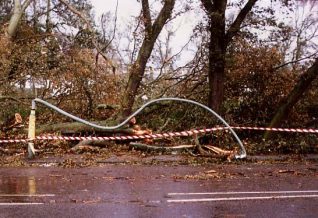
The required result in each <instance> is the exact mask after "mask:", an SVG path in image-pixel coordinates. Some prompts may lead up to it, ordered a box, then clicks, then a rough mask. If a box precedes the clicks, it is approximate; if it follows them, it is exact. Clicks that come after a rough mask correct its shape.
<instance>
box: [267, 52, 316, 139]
mask: <svg viewBox="0 0 318 218" xmlns="http://www.w3.org/2000/svg"><path fill="white" fill-rule="evenodd" d="M317 76H318V58H317V59H316V60H315V62H314V64H313V65H312V66H311V67H310V68H309V69H308V70H307V71H306V72H305V73H303V74H302V75H301V76H300V78H299V80H298V82H297V83H296V85H295V86H294V88H293V90H292V91H291V92H290V93H289V95H288V96H287V97H286V99H284V100H283V101H282V103H281V105H280V107H279V108H278V110H277V112H276V114H275V116H274V117H273V119H272V121H271V123H270V125H269V127H278V126H279V125H280V124H281V123H282V121H283V120H284V119H285V118H286V117H288V114H289V112H290V111H291V109H292V108H293V106H294V105H295V104H296V103H297V102H298V100H299V99H300V98H301V97H302V96H303V95H304V93H306V91H308V89H309V88H310V85H311V84H312V82H313V81H314V79H316V77H317ZM269 137H270V132H269V131H267V132H266V133H265V135H264V138H265V139H268V138H269Z"/></svg>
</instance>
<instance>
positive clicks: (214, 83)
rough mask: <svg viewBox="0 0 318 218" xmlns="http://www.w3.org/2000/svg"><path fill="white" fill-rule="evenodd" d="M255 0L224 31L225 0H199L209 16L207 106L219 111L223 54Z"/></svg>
mask: <svg viewBox="0 0 318 218" xmlns="http://www.w3.org/2000/svg"><path fill="white" fill-rule="evenodd" d="M256 1H257V0H249V1H248V2H247V3H246V4H245V5H244V7H243V8H242V9H241V10H240V12H239V14H238V15H237V17H236V19H235V20H234V22H233V23H232V24H231V25H230V26H229V29H228V31H227V32H225V11H226V5H227V0H201V2H202V4H203V6H204V8H205V10H206V11H207V14H208V16H209V18H210V27H209V32H210V42H209V69H208V78H209V96H208V106H209V107H210V108H212V109H213V110H215V111H216V112H220V109H221V106H222V104H223V99H224V83H225V55H226V49H227V46H228V45H229V43H230V42H231V41H232V39H233V37H234V36H235V35H237V33H238V32H239V31H240V29H241V24H242V23H243V21H244V20H245V18H246V16H247V14H248V13H249V12H250V11H251V10H252V8H253V6H254V5H255V3H256Z"/></svg>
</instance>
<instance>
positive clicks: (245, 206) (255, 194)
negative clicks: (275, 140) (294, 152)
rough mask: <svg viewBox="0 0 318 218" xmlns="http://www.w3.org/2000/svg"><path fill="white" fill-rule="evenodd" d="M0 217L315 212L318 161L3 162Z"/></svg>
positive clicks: (291, 214) (309, 214) (286, 214)
mask: <svg viewBox="0 0 318 218" xmlns="http://www.w3.org/2000/svg"><path fill="white" fill-rule="evenodd" d="M0 217H10V218H11V217H151V218H154V217H200V218H201V217H288V218H290V217H318V163H317V162H301V163H274V164H265V163H262V164H255V163H242V164H239V165H237V164H225V165H217V164H210V165H205V166H185V165H174V164H164V163H162V164H158V165H121V164H104V165H101V166H98V167H89V168H59V167H48V165H43V166H41V167H24V168H0Z"/></svg>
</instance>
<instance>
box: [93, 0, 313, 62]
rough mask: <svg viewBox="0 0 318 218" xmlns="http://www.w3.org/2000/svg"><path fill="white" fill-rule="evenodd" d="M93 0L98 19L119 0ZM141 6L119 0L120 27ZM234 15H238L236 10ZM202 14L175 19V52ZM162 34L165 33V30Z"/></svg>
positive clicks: (130, 0)
mask: <svg viewBox="0 0 318 218" xmlns="http://www.w3.org/2000/svg"><path fill="white" fill-rule="evenodd" d="M91 2H92V4H93V6H94V12H95V15H96V18H97V19H98V18H99V17H100V16H101V14H102V13H106V12H112V13H113V14H114V13H115V9H116V4H117V0H91ZM151 2H152V1H150V4H151ZM177 2H178V1H177ZM270 2H271V1H268V2H267V1H265V0H264V1H260V2H258V4H259V5H262V6H264V5H266V4H268V3H269V4H271V3H270ZM176 4H178V3H176ZM317 5H318V4H317ZM317 5H316V7H315V9H317V7H318V6H317ZM176 7H178V5H176ZM179 7H180V6H179ZM296 7H297V6H296ZM307 7H308V5H307ZM140 8H141V3H140V2H137V0H118V27H119V28H120V26H121V27H124V26H125V23H127V22H128V21H129V20H130V19H131V18H132V16H137V15H138V14H139V13H140ZM177 10H178V9H177ZM279 10H280V9H279V8H277V10H276V13H278V17H282V20H283V21H284V22H286V18H287V16H286V14H284V11H281V12H279ZM277 11H278V12H277ZM306 11H307V12H308V9H307V8H306V9H305V12H306ZM315 11H317V10H313V11H310V12H309V13H313V12H314V13H315ZM196 12H198V11H196ZM199 13H200V12H199ZM228 13H229V12H228ZM295 13H299V11H298V12H297V10H296V12H295ZM305 14H306V13H305ZM233 15H234V16H236V15H235V12H234V14H233ZM201 16H202V15H199V16H198V15H196V14H195V12H194V11H192V12H190V13H189V14H187V15H186V16H185V15H182V16H179V17H178V18H177V19H176V20H174V21H173V22H174V23H173V28H174V29H175V30H176V32H175V35H174V38H173V40H172V43H173V45H172V47H173V53H176V52H178V51H179V49H180V48H181V47H182V46H184V45H185V44H186V42H187V41H188V39H189V36H190V35H191V33H192V30H193V27H194V25H195V24H196V22H197V21H198V19H200V17H201ZM316 16H317V15H316ZM287 19H290V18H287ZM317 25H318V24H317ZM263 34H264V33H263ZM161 35H164V31H163V33H162V34H161ZM192 56H193V54H192V55H191V52H189V51H188V52H186V53H185V54H184V55H183V56H182V57H181V59H182V60H181V63H185V62H187V61H189V60H191V59H192Z"/></svg>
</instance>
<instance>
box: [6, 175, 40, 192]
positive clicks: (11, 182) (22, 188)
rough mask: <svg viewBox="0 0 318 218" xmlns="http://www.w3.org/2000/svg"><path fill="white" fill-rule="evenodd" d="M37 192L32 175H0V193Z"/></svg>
mask: <svg viewBox="0 0 318 218" xmlns="http://www.w3.org/2000/svg"><path fill="white" fill-rule="evenodd" d="M36 193H37V190H36V180H35V177H34V176H23V177H1V178H0V194H29V195H34V194H36Z"/></svg>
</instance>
